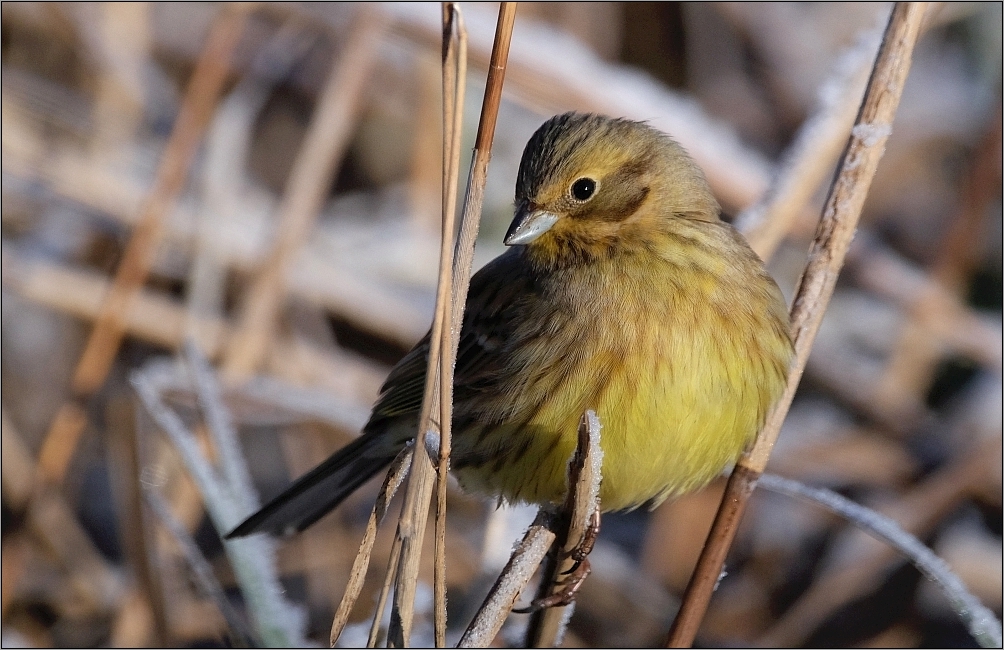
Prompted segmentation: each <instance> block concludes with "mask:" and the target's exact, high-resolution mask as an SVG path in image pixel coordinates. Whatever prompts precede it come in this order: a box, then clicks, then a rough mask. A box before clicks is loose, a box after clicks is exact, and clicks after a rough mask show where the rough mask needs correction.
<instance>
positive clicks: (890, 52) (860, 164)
mask: <svg viewBox="0 0 1004 650" xmlns="http://www.w3.org/2000/svg"><path fill="white" fill-rule="evenodd" d="M926 8H927V6H926V3H914V2H899V3H896V5H895V6H894V7H893V10H892V14H891V15H890V18H889V24H888V27H887V28H886V32H885V35H884V37H883V40H882V46H881V47H880V48H879V52H878V55H877V56H876V59H875V66H874V68H873V70H872V74H871V78H870V79H869V81H868V87H867V90H866V92H865V97H864V101H863V102H862V104H861V110H860V111H859V113H858V117H857V119H856V120H855V126H854V128H853V129H852V130H851V137H850V139H849V141H848V144H847V148H846V149H845V150H844V154H843V155H842V156H841V160H840V164H839V167H838V169H839V173H838V174H837V177H836V178H835V179H834V182H833V185H832V186H831V187H830V191H829V195H828V196H827V199H826V203H825V206H824V208H823V214H822V217H821V218H820V221H819V226H818V228H817V230H816V236H815V238H814V240H813V242H812V246H811V247H810V249H809V261H808V263H807V265H806V268H805V271H804V273H803V275H802V280H801V282H800V283H799V287H798V291H797V292H796V295H795V299H794V301H793V305H792V309H791V328H792V334H793V340H794V344H795V355H796V356H795V360H794V363H793V364H792V368H791V370H790V372H789V374H788V385H787V387H786V389H785V392H784V394H783V395H782V397H781V399H780V400H779V401H778V403H777V405H775V407H774V408H773V409H772V410H771V412H770V413H769V414H768V415H767V419H766V422H765V424H764V426H763V429H762V430H761V432H760V434H759V435H758V436H757V439H756V442H755V443H754V444H753V447H752V449H751V450H750V451H749V452H748V453H747V454H745V455H744V456H743V457H742V458H741V459H740V460H739V462H738V463H737V464H736V467H735V469H734V470H733V472H732V476H731V477H729V482H728V485H727V486H726V489H725V494H724V495H723V497H722V503H721V506H720V507H719V510H718V514H717V515H716V517H715V521H714V523H713V524H712V528H711V532H710V533H709V534H708V540H707V542H706V543H705V546H704V549H703V550H702V552H701V556H700V558H699V559H698V562H697V566H696V567H695V569H694V573H693V575H692V577H691V580H690V583H689V584H688V586H687V590H686V592H685V594H684V599H683V604H682V606H681V608H680V611H679V613H678V614H677V617H676V620H675V621H674V622H673V626H672V628H671V629H670V633H669V637H668V639H667V645H668V646H670V647H690V646H691V645H692V644H693V640H694V637H695V636H696V635H697V630H698V628H699V626H700V623H701V619H702V618H703V617H704V613H705V612H706V611H707V607H708V603H709V602H710V600H711V594H712V592H713V591H714V588H715V585H716V584H717V582H718V580H719V576H720V575H721V571H722V565H723V564H724V562H725V556H726V554H727V553H728V549H729V546H730V545H731V543H732V540H733V538H734V537H735V532H736V529H737V528H738V525H739V520H740V519H741V517H742V513H743V510H744V509H745V506H746V503H747V501H748V499H749V496H750V495H751V494H752V493H753V490H754V488H755V487H756V481H757V477H759V475H760V474H761V473H762V472H763V470H764V468H765V467H766V465H767V460H768V458H769V457H770V452H771V449H772V448H773V446H774V443H775V442H776V440H777V436H778V433H779V432H780V430H781V424H782V423H783V421H784V417H785V415H787V412H788V408H789V407H790V406H791V400H792V398H793V397H794V394H795V389H796V388H797V387H798V382H799V380H800V379H801V375H802V372H803V370H804V369H805V364H806V361H807V360H808V356H809V351H810V350H811V348H812V342H813V340H814V339H815V336H816V332H817V331H818V329H819V324H820V323H821V322H822V319H823V314H824V313H825V311H826V306H827V304H828V303H829V300H830V297H831V296H832V294H833V289H834V286H835V285H836V281H837V275H838V273H839V272H840V268H841V266H842V265H843V261H844V257H845V256H846V254H847V249H848V247H849V246H850V242H851V238H852V237H853V235H854V230H855V228H856V226H857V221H858V218H859V217H860V214H861V207H862V205H863V204H864V200H865V197H866V196H867V193H868V189H869V187H870V185H871V181H872V178H873V177H874V175H875V170H876V168H877V167H878V162H879V160H880V159H881V157H882V154H883V153H884V151H885V143H886V141H887V140H888V138H889V135H890V134H891V132H892V121H893V118H894V117H895V115H896V109H897V107H898V106H899V100H900V96H901V95H902V92H903V85H904V83H905V81H906V77H907V74H908V73H909V71H910V63H911V57H912V53H913V47H914V44H915V43H916V41H917V37H918V35H919V33H920V27H921V24H922V22H923V18H924V13H925V10H926Z"/></svg>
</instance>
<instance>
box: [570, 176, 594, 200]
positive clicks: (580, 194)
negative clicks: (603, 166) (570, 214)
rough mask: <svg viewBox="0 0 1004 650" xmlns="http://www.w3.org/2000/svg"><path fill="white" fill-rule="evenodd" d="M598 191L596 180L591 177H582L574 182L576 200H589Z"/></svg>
mask: <svg viewBox="0 0 1004 650" xmlns="http://www.w3.org/2000/svg"><path fill="white" fill-rule="evenodd" d="M594 192H596V181H594V180H593V179H591V178H580V179H579V180H577V181H575V182H574V183H572V196H573V197H575V200H576V201H588V200H589V199H590V198H592V196H593V193H594Z"/></svg>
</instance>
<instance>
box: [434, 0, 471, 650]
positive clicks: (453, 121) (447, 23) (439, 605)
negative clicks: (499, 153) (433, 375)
mask: <svg viewBox="0 0 1004 650" xmlns="http://www.w3.org/2000/svg"><path fill="white" fill-rule="evenodd" d="M466 80H467V28H466V27H465V26H464V17H463V14H462V13H461V12H460V6H459V5H457V4H456V3H453V2H445V3H443V232H442V246H443V249H442V250H441V251H440V258H441V269H440V277H441V278H442V279H443V281H444V283H445V284H446V286H445V287H443V292H444V293H443V296H444V300H445V299H446V296H450V297H451V298H452V295H451V294H452V288H453V286H452V284H453V283H452V277H451V272H452V268H453V230H454V221H455V215H456V210H457V183H458V176H459V174H460V140H461V136H462V134H463V118H464V93H465V90H466V86H467V83H466ZM451 311H452V310H451ZM450 316H451V314H445V321H444V322H443V324H442V326H441V327H442V329H443V330H444V331H447V332H449V331H452V329H453V323H452V322H451V320H450ZM452 342H453V341H452V338H449V337H446V336H442V335H441V336H440V346H441V348H442V351H441V352H440V367H439V376H440V378H441V379H440V382H439V391H440V396H439V407H440V413H439V429H440V435H439V463H438V467H437V470H436V472H437V477H438V478H437V481H436V563H435V577H434V580H433V596H434V600H435V637H436V638H435V640H436V646H437V647H440V648H442V647H446V486H447V477H448V475H449V471H450V451H451V447H452V430H453V366H454V363H455V361H454V353H453V352H452Z"/></svg>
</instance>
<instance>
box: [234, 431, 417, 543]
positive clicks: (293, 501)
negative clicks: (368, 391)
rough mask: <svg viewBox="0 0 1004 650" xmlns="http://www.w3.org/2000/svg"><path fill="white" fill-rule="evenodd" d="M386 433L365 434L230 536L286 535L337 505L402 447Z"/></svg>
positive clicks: (303, 478) (298, 480)
mask: <svg viewBox="0 0 1004 650" xmlns="http://www.w3.org/2000/svg"><path fill="white" fill-rule="evenodd" d="M388 442H389V441H388V440H387V437H386V436H385V435H381V434H373V433H370V434H364V435H362V436H360V437H359V438H357V439H356V440H354V441H352V442H351V443H350V444H348V445H346V446H345V447H343V448H341V449H339V450H338V451H336V452H335V453H334V454H332V455H331V457H330V458H328V459H327V460H326V461H324V462H323V463H321V464H320V465H318V466H317V467H315V468H314V469H312V470H310V471H309V472H307V473H306V474H304V475H303V476H301V477H300V478H299V479H297V481H296V482H295V483H293V484H292V485H291V486H289V487H288V488H287V489H286V491H285V492H283V493H282V494H280V495H279V496H277V497H275V498H274V499H272V500H271V501H269V502H268V503H266V504H265V505H264V506H263V507H262V508H261V509H260V510H259V511H258V512H256V513H254V514H253V515H251V516H250V517H248V518H247V519H245V520H244V521H243V523H241V524H240V525H239V526H237V528H234V529H233V530H232V531H230V532H229V533H228V534H227V535H226V539H233V538H235V537H244V536H245V535H250V534H252V533H272V534H275V535H282V534H287V533H292V532H294V531H295V532H299V531H301V530H303V529H304V528H306V527H307V526H309V525H311V524H312V523H314V522H315V521H317V520H318V519H320V518H321V517H322V516H324V515H325V514H326V513H327V512H328V511H329V510H331V509H332V508H334V507H335V506H337V505H338V504H339V503H341V502H342V500H344V499H345V497H347V496H349V495H350V494H352V492H354V491H355V490H356V488H358V487H359V486H360V485H362V484H363V483H365V482H366V481H367V480H368V479H369V478H370V477H372V476H373V475H374V474H376V473H377V472H379V471H380V470H381V469H383V468H384V467H386V466H387V465H388V464H389V463H390V462H391V461H392V460H394V457H395V456H396V455H397V452H398V449H394V448H393V446H392V445H388Z"/></svg>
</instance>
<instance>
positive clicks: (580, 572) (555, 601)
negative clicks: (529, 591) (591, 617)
mask: <svg viewBox="0 0 1004 650" xmlns="http://www.w3.org/2000/svg"><path fill="white" fill-rule="evenodd" d="M592 572H593V568H592V567H591V566H590V565H589V560H587V559H585V558H583V559H582V560H580V561H578V562H576V566H575V568H574V570H573V571H571V572H568V573H567V575H568V578H566V579H565V580H562V581H561V582H560V583H558V584H560V585H563V588H562V589H561V591H558V592H555V593H553V594H551V595H550V596H545V597H544V598H537V599H535V600H534V601H533V602H532V603H530V604H529V605H527V606H526V607H521V608H519V609H514V610H512V611H513V613H515V614H532V613H534V612H539V611H540V610H542V609H547V608H548V607H565V606H566V605H571V604H572V603H574V602H575V595H576V594H577V593H578V591H579V589H581V588H582V583H583V582H585V581H586V576H588V575H589V574H590V573H592Z"/></svg>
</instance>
